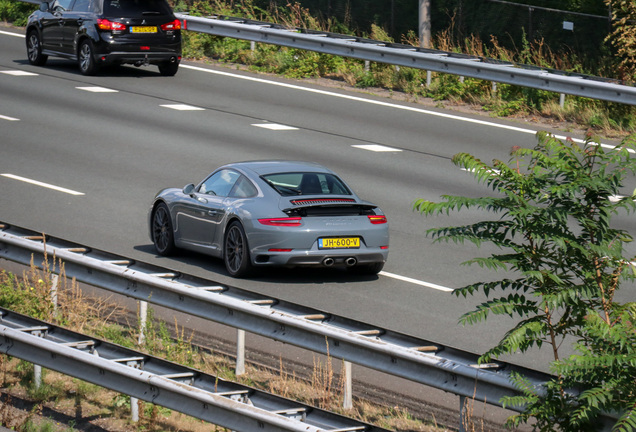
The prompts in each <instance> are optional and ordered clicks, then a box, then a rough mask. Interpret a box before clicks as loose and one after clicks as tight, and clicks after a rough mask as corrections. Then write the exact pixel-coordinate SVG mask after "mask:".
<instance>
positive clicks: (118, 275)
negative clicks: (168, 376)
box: [0, 223, 550, 409]
mask: <svg viewBox="0 0 636 432" xmlns="http://www.w3.org/2000/svg"><path fill="white" fill-rule="evenodd" d="M45 254H47V255H48V256H55V257H56V259H57V260H61V261H62V262H63V263H64V271H65V273H66V275H67V276H68V277H74V278H76V279H77V280H78V281H79V282H84V283H87V284H90V285H93V286H96V287H99V288H103V289H106V290H109V291H112V292H116V293H119V294H122V295H125V296H128V297H132V298H135V299H138V300H142V301H146V302H148V303H152V304H156V305H160V306H163V307H167V308H170V309H173V310H177V311H180V312H183V313H186V314H189V315H193V316H197V317H200V318H204V319H208V320H211V321H215V322H219V323H222V324H225V325H228V326H230V327H234V328H237V329H242V330H245V331H248V332H251V333H254V334H257V335H260V336H264V337H268V338H271V339H274V340H277V341H281V342H284V343H289V344H291V345H294V346H297V347H301V348H304V349H308V350H311V351H314V352H317V353H322V354H325V355H330V356H332V357H334V358H338V359H343V360H345V361H348V362H351V363H355V364H358V365H362V366H366V367H368V368H371V369H374V370H377V371H381V372H384V373H387V374H390V375H395V376H399V377H402V378H405V379H408V380H411V381H413V382H418V383H421V384H425V385H428V386H431V387H434V388H438V389H441V390H445V391H447V392H450V393H454V394H456V395H459V396H463V397H469V398H474V399H476V400H479V401H482V402H486V403H489V404H492V405H497V406H501V403H500V402H499V400H500V399H501V398H502V397H503V396H513V395H518V394H519V392H518V390H517V389H516V388H515V386H514V385H513V383H512V382H511V380H510V374H511V372H518V373H520V374H522V375H523V376H525V377H526V378H528V379H529V380H530V381H531V382H532V383H533V385H535V386H536V388H537V389H540V388H541V386H542V384H543V383H545V382H546V381H547V380H548V379H549V378H550V376H549V375H547V374H543V373H540V372H537V371H533V370H530V369H527V368H522V367H518V366H515V365H512V364H509V363H504V362H497V363H491V364H482V365H479V364H478V356H477V355H475V354H473V353H469V352H466V351H461V350H458V349H455V348H452V347H447V346H443V345H441V344H438V343H435V342H432V341H428V340H423V339H418V338H415V337H412V336H408V335H404V334H400V333H397V332H393V331H391V330H388V329H383V328H379V327H376V326H373V325H370V324H366V323H362V322H357V321H353V320H351V319H348V318H346V317H341V316H336V315H332V314H328V313H324V312H321V311H319V310H316V309H311V308H307V307H305V306H301V305H297V304H293V303H290V302H286V301H282V300H279V299H276V298H273V297H268V296H264V295H261V294H256V293H253V292H249V291H246V290H242V289H239V288H236V287H232V286H228V285H222V284H218V283H216V282H213V281H210V280H205V279H201V278H196V277H192V276H189V275H186V274H181V273H179V272H175V271H172V270H169V269H166V268H161V267H157V266H153V265H150V264H146V263H143V262H140V261H134V260H130V259H127V258H125V257H121V256H117V255H113V254H110V253H108V252H104V251H100V250H97V249H92V248H89V247H87V246H84V245H79V244H76V243H72V242H68V241H66V240H63V239H59V238H54V237H51V236H48V235H43V234H41V233H37V232H34V231H31V230H26V229H23V228H20V227H17V226H11V225H8V224H3V223H0V258H4V259H7V260H10V261H14V262H18V263H21V264H24V265H29V264H30V263H31V262H34V263H38V262H43V261H44V256H45ZM55 265H59V264H58V263H56V264H55ZM53 271H54V272H59V268H56V269H53ZM511 408H512V409H514V407H511ZM519 409H520V408H519Z"/></svg>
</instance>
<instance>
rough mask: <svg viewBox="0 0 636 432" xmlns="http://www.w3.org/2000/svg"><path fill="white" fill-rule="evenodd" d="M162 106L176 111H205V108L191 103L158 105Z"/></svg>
mask: <svg viewBox="0 0 636 432" xmlns="http://www.w3.org/2000/svg"><path fill="white" fill-rule="evenodd" d="M160 106H162V107H164V108H170V109H173V110H177V111H205V108H199V107H195V106H192V105H184V104H166V105H160Z"/></svg>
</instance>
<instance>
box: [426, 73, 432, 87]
mask: <svg viewBox="0 0 636 432" xmlns="http://www.w3.org/2000/svg"><path fill="white" fill-rule="evenodd" d="M432 75H433V74H432V72H431V71H430V70H427V71H426V88H429V87H430V86H431V80H432Z"/></svg>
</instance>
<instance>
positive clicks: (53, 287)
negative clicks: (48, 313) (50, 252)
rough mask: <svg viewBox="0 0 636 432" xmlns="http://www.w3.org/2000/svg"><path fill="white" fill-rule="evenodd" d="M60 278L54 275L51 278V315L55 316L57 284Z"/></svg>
mask: <svg viewBox="0 0 636 432" xmlns="http://www.w3.org/2000/svg"><path fill="white" fill-rule="evenodd" d="M59 279H60V277H59V276H58V275H56V274H54V275H52V276H51V302H52V303H53V313H54V315H57V284H58V282H59Z"/></svg>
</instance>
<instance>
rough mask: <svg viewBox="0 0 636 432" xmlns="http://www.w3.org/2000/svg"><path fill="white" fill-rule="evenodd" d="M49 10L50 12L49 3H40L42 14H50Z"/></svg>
mask: <svg viewBox="0 0 636 432" xmlns="http://www.w3.org/2000/svg"><path fill="white" fill-rule="evenodd" d="M48 10H49V2H42V3H40V11H41V12H48Z"/></svg>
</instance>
